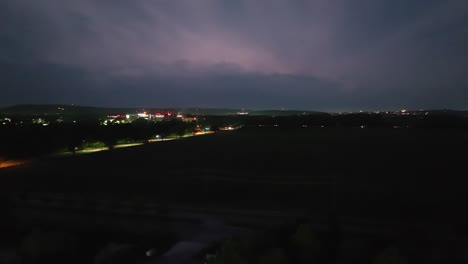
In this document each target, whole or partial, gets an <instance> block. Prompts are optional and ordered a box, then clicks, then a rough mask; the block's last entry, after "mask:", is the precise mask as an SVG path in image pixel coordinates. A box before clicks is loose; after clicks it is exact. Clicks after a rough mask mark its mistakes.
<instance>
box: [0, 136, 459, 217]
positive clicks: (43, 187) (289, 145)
mask: <svg viewBox="0 0 468 264" xmlns="http://www.w3.org/2000/svg"><path fill="white" fill-rule="evenodd" d="M467 149H468V134H467V131H463V130H447V129H446V130H423V129H421V130H419V129H378V128H375V129H359V128H355V129H352V128H347V129H345V128H342V129H336V128H322V129H320V128H303V129H292V130H285V129H281V128H258V129H254V128H245V129H242V130H239V131H235V132H225V133H217V134H214V135H205V136H200V137H193V138H187V139H182V140H177V141H168V142H160V143H154V144H148V145H144V146H140V147H132V148H128V149H115V150H112V151H104V152H99V153H93V154H87V155H79V156H76V157H72V156H69V157H62V158H52V159H47V160H41V161H35V162H33V163H32V164H30V165H28V166H25V167H17V168H9V169H4V170H2V171H0V175H1V177H2V185H1V187H0V188H1V191H2V192H4V193H16V194H28V193H58V194H65V195H67V196H80V197H86V198H90V199H93V198H94V197H96V198H101V197H113V198H116V199H131V200H151V201H155V202H157V203H161V204H184V205H193V204H197V205H201V206H214V207H222V208H224V207H233V208H255V209H306V210H310V211H311V212H314V211H317V212H328V211H330V210H333V208H336V210H337V212H338V213H340V214H344V215H350V216H360V217H372V218H374V217H375V218H385V219H401V220H403V219H404V220H416V219H419V218H421V219H425V220H429V219H430V220H431V221H442V222H445V221H453V220H454V219H456V221H464V218H463V211H464V209H463V206H464V201H465V200H466V197H467V195H466V193H465V188H466V187H465V185H464V177H463V176H464V175H466V162H467V161H468V159H467V158H468V154H467V152H466V150H467Z"/></svg>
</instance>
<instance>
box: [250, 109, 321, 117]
mask: <svg viewBox="0 0 468 264" xmlns="http://www.w3.org/2000/svg"><path fill="white" fill-rule="evenodd" d="M316 114H324V112H317V111H300V110H260V111H251V112H249V115H255V116H298V115H316Z"/></svg>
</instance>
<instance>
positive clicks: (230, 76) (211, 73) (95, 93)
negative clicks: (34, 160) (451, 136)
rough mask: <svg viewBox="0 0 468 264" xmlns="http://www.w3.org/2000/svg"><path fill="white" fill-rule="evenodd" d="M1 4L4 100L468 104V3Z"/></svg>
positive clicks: (205, 0) (140, 0)
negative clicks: (466, 71) (466, 70)
mask: <svg viewBox="0 0 468 264" xmlns="http://www.w3.org/2000/svg"><path fill="white" fill-rule="evenodd" d="M0 5H1V8H0V22H1V23H0V30H1V33H0V34H1V35H0V40H1V42H0V63H1V64H2V65H1V67H2V77H1V78H0V82H1V85H2V90H3V91H2V92H3V96H2V97H1V98H0V105H7V104H15V103H32V102H34V103H45V102H47V103H52V102H57V103H61V102H64V103H69V102H73V103H76V104H93V105H123V106H129V105H146V106H156V105H164V106H194V105H200V106H230V107H255V108H272V107H273V108H279V107H288V108H308V109H318V110H344V109H361V108H362V109H366V108H393V107H405V108H432V107H433V108H439V107H453V108H468V105H467V104H468V91H467V85H468V82H467V77H466V76H465V71H464V70H465V69H466V68H467V67H468V65H467V55H468V52H467V50H466V48H465V46H466V44H467V40H468V39H467V28H468V22H467V21H468V20H467V16H466V14H467V12H466V11H467V4H466V2H465V1H458V0H449V1H433V0H425V1H422V0H414V1H403V0H396V1H383V0H361V1H344V0H342V1H340V0H337V1H325V0H318V1H304V0H298V1H288V0H269V1H253V0H239V1H228V0H200V1H190V0H179V1H151V0H134V1H122V0H118V1H110V0H103V1H93V0H82V1H64V0H43V1H33V0H16V1H12V0H10V1H8V0H7V1H4V2H3V3H1V4H0ZM5 72H6V73H8V74H3V73H5ZM28 94H34V95H36V96H33V97H28V96H27V95H28Z"/></svg>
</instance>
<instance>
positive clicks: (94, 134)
mask: <svg viewBox="0 0 468 264" xmlns="http://www.w3.org/2000/svg"><path fill="white" fill-rule="evenodd" d="M195 125H196V124H195V123H194V122H184V121H182V120H178V119H175V118H174V119H166V120H163V121H160V122H151V121H148V120H146V119H138V120H135V121H134V122H132V123H129V124H119V125H117V124H110V125H107V126H103V125H99V124H98V123H92V122H88V123H79V122H76V123H51V124H50V125H48V126H43V125H41V124H22V125H7V126H0V146H1V147H0V157H2V158H3V159H6V158H28V157H37V156H43V155H48V154H51V153H55V152H60V151H67V150H68V151H71V152H74V151H75V150H77V149H81V148H89V147H96V148H100V147H108V148H110V149H111V148H113V147H114V146H115V145H116V144H117V143H132V142H145V141H148V140H150V139H151V138H156V136H158V138H160V139H164V138H166V137H168V136H182V135H184V134H185V133H190V132H193V131H194V129H195Z"/></svg>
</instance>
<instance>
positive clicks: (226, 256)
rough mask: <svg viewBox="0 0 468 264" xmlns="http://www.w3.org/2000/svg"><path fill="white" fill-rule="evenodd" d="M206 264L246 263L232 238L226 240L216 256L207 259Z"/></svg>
mask: <svg viewBox="0 0 468 264" xmlns="http://www.w3.org/2000/svg"><path fill="white" fill-rule="evenodd" d="M206 263H207V264H248V262H247V260H246V259H244V258H243V257H242V256H241V255H240V254H239V252H238V249H237V248H236V245H235V243H234V241H233V240H228V241H226V242H225V243H224V244H223V246H222V247H221V249H220V250H219V251H218V252H217V253H216V256H214V257H210V258H208V259H207V262H206Z"/></svg>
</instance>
